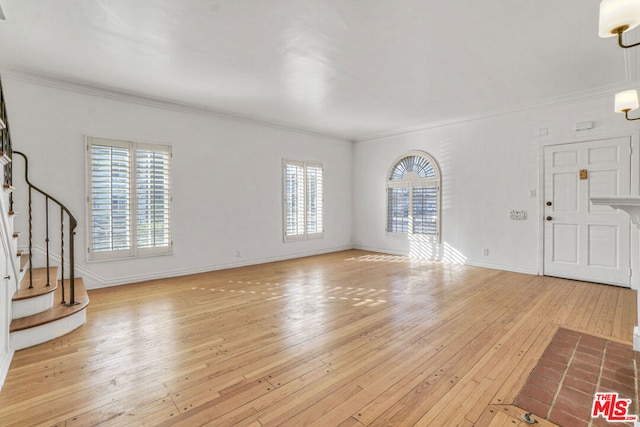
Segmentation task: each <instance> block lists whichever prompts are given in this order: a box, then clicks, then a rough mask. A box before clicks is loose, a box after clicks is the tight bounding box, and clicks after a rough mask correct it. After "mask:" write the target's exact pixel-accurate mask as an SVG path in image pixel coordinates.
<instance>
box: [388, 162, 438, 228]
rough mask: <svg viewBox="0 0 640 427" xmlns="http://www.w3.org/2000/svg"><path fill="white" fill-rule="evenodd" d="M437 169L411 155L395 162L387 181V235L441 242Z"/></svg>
mask: <svg viewBox="0 0 640 427" xmlns="http://www.w3.org/2000/svg"><path fill="white" fill-rule="evenodd" d="M440 181H441V177H440V168H439V167H438V164H437V162H436V161H435V159H433V158H432V157H431V156H430V155H428V154H427V153H424V152H422V151H412V152H411V153H408V154H407V155H405V156H403V157H401V158H400V159H398V160H397V161H396V162H394V164H393V166H392V167H391V170H390V172H389V175H388V178H387V233H389V234H390V235H398V236H408V235H420V236H427V237H432V238H435V239H438V240H439V239H440Z"/></svg>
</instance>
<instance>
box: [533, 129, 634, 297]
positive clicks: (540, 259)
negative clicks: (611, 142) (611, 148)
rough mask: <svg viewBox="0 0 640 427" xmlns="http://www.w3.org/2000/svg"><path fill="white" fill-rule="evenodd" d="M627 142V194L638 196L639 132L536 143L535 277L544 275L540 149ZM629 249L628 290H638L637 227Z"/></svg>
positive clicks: (542, 186)
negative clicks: (536, 272)
mask: <svg viewBox="0 0 640 427" xmlns="http://www.w3.org/2000/svg"><path fill="white" fill-rule="evenodd" d="M615 138H630V139H631V150H632V151H631V177H630V179H631V189H630V193H629V194H630V195H632V196H640V130H634V131H627V132H616V133H609V134H600V133H598V134H595V133H594V134H590V135H585V136H583V137H580V136H579V135H576V136H575V138H573V139H565V138H563V139H557V140H548V141H540V140H539V139H538V191H537V196H538V197H537V201H538V210H537V213H538V223H537V227H538V275H539V276H544V223H543V221H544V149H545V147H549V146H554V145H564V144H573V143H581V142H591V141H599V140H604V139H615ZM630 239H631V245H630V246H631V247H630V248H629V256H630V257H631V259H630V266H631V271H632V275H631V280H630V285H631V289H636V290H640V231H639V230H638V227H631V236H630Z"/></svg>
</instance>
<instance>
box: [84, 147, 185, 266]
mask: <svg viewBox="0 0 640 427" xmlns="http://www.w3.org/2000/svg"><path fill="white" fill-rule="evenodd" d="M85 140H86V141H85V142H86V145H85V147H86V156H85V161H86V168H85V170H86V176H85V185H86V189H85V191H86V198H85V200H86V208H85V218H86V227H85V229H86V248H87V262H89V263H91V262H101V261H113V260H122V259H135V258H146V257H155V256H165V255H172V254H173V152H172V146H171V145H169V144H157V143H144V142H135V141H127V140H120V139H110V138H101V137H94V136H86V138H85ZM94 145H98V146H107V147H115V148H124V149H128V150H129V151H130V156H131V157H130V165H129V176H130V177H131V179H130V182H129V191H130V204H129V222H130V230H131V235H130V239H131V247H130V248H129V249H125V250H112V251H104V252H94V251H93V246H92V222H93V221H92V217H93V210H92V207H91V203H92V179H91V178H92V151H91V147H92V146H94ZM136 150H153V151H161V152H165V153H167V154H168V155H169V168H168V169H169V177H168V186H169V203H168V208H169V230H168V233H169V237H168V239H169V244H168V245H167V246H158V247H150V248H138V241H137V230H136V224H137V219H136V210H137V209H136V208H137V198H136V184H137V182H136V178H135V177H136V161H135V155H136Z"/></svg>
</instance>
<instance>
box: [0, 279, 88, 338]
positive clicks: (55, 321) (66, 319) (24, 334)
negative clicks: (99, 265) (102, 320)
mask: <svg viewBox="0 0 640 427" xmlns="http://www.w3.org/2000/svg"><path fill="white" fill-rule="evenodd" d="M67 282H68V280H65V288H66V290H67V294H68V283H67ZM58 284H60V281H58ZM75 294H76V301H77V302H78V304H76V305H73V306H66V305H63V304H60V301H61V300H62V287H61V286H58V288H57V289H56V290H55V292H54V304H53V307H51V308H49V309H47V310H45V311H43V312H41V313H38V314H34V315H31V316H27V317H22V318H20V319H14V320H12V321H11V326H10V329H9V330H10V346H11V349H12V350H21V349H23V348H27V347H31V346H34V345H37V344H41V343H43V342H46V341H49V340H52V339H55V338H59V337H61V336H63V335H66V334H68V333H69V332H71V331H73V330H74V329H76V328H78V327H80V326H82V325H83V324H84V323H85V321H86V308H87V306H88V305H89V295H88V294H87V291H86V290H85V287H84V283H83V282H82V279H81V278H76V279H75Z"/></svg>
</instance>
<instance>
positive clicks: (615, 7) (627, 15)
mask: <svg viewBox="0 0 640 427" xmlns="http://www.w3.org/2000/svg"><path fill="white" fill-rule="evenodd" d="M638 25H640V0H602V2H601V3H600V27H599V31H598V33H599V35H600V37H613V36H616V35H617V36H618V39H619V44H620V46H621V47H631V46H625V45H623V43H622V33H624V32H625V31H629V30H632V29H634V28H635V27H637V26H638ZM632 46H635V45H632Z"/></svg>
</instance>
